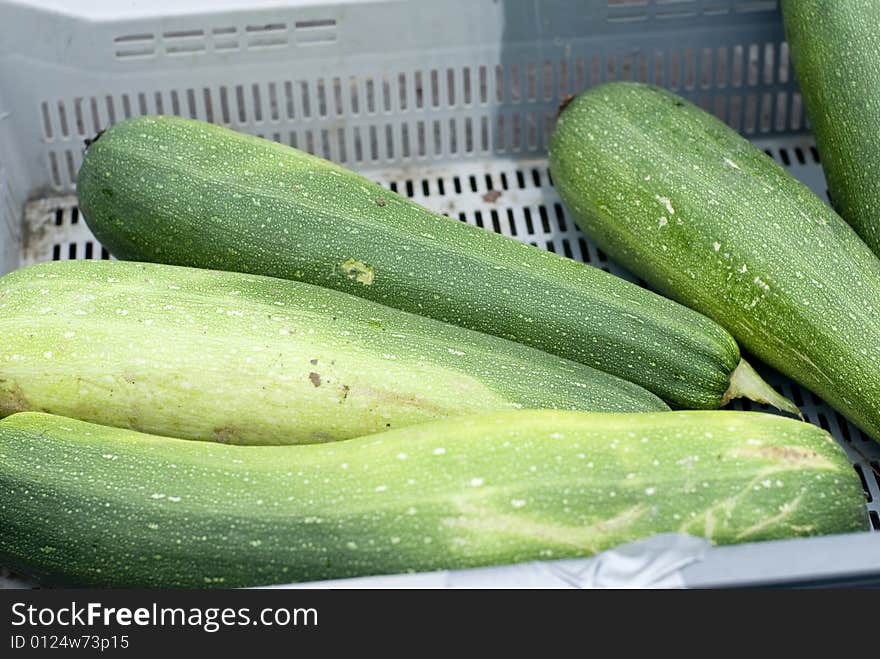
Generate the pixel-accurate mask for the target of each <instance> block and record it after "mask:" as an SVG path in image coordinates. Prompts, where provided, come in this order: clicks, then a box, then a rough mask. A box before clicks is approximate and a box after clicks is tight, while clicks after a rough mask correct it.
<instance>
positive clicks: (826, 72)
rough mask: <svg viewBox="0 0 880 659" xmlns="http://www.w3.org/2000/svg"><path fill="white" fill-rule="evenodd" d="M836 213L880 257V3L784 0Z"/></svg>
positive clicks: (793, 51) (790, 39) (795, 59)
mask: <svg viewBox="0 0 880 659" xmlns="http://www.w3.org/2000/svg"><path fill="white" fill-rule="evenodd" d="M782 16H783V18H784V20H785V35H786V38H787V39H788V44H789V47H790V48H791V56H792V62H793V64H794V67H795V70H796V71H797V79H798V84H799V86H800V89H801V92H802V93H803V97H804V104H805V105H806V108H807V113H808V115H809V117H810V127H811V128H812V130H813V133H814V134H815V136H816V142H817V144H818V146H819V153H820V155H821V157H822V169H823V170H825V177H826V178H827V179H828V188H829V190H830V192H831V199H832V202H833V204H834V208H835V209H836V210H837V212H838V213H840V214H841V216H842V217H843V219H845V220H846V221H847V222H849V223H850V225H851V226H852V227H853V228H854V229H855V230H856V232H857V233H858V234H859V235H860V236H861V237H862V239H863V240H864V241H865V242H866V243H867V244H868V246H869V247H871V248H872V249H873V250H874V253H875V254H877V255H880V2H878V1H877V0H783V2H782Z"/></svg>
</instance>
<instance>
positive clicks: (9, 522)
mask: <svg viewBox="0 0 880 659" xmlns="http://www.w3.org/2000/svg"><path fill="white" fill-rule="evenodd" d="M0 456H2V459H0V491H2V492H3V493H4V495H3V496H2V497H0V528H2V529H3V532H2V533H0V563H2V564H3V565H8V566H10V567H12V568H14V569H15V570H17V571H20V572H21V573H24V574H27V575H32V576H33V577H35V578H37V579H38V580H41V581H46V582H48V583H63V584H72V585H78V586H80V585H92V586H123V587H130V586H138V587H139V586H149V587H214V586H222V587H233V586H248V585H259V584H271V583H285V582H292V581H305V580H315V579H327V578H339V577H353V576H360V575H369V574H382V573H399V572H406V571H409V570H416V571H424V570H436V569H446V568H463V567H471V566H480V565H493V564H504V563H514V562H519V561H528V560H534V559H554V558H566V557H577V556H589V555H591V554H594V553H596V552H599V551H602V550H604V549H607V548H610V547H613V546H615V545H617V544H620V543H623V542H627V541H631V540H634V539H637V538H641V537H645V536H648V535H652V534H654V533H658V532H666V531H678V532H683V533H689V534H693V535H698V536H705V537H707V538H709V539H710V540H712V541H713V542H715V543H718V544H728V543H738V542H749V541H758V540H768V539H776V538H788V537H795V536H806V535H815V534H826V533H843V532H849V531H860V530H865V529H867V513H866V509H865V500H864V496H863V494H862V489H861V485H860V483H859V479H858V477H857V476H856V474H855V472H854V471H853V469H852V467H851V466H850V464H849V463H848V461H847V459H846V457H845V455H844V453H843V451H842V450H841V449H840V448H839V447H838V446H837V445H835V444H834V442H833V441H832V440H831V438H830V437H829V436H828V435H827V433H825V432H824V431H823V430H821V429H819V428H817V427H815V426H812V425H809V424H805V423H801V422H799V421H794V420H792V419H786V418H782V417H777V416H771V415H768V414H758V413H749V412H665V413H661V414H597V413H578V412H559V411H547V410H540V411H522V412H505V413H497V414H491V415H484V416H478V417H467V418H463V419H450V420H445V421H442V422H435V423H426V424H422V425H418V426H411V427H409V428H404V429H401V430H396V431H395V430H392V431H388V432H386V433H381V434H378V435H374V436H370V437H361V438H359V439H353V440H351V441H348V442H338V443H334V444H317V445H306V446H282V447H275V446H272V447H243V446H226V445H218V444H208V443H204V442H187V441H181V440H175V439H169V438H163V437H155V436H151V435H145V434H140V433H136V432H132V431H128V430H120V429H117V428H107V427H103V426H97V425H92V424H87V423H83V422H79V421H73V420H69V419H63V418H60V417H54V416H49V415H43V414H34V413H24V414H15V415H13V416H11V417H9V418H7V419H5V420H3V421H0Z"/></svg>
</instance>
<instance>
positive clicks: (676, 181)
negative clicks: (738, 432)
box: [550, 83, 880, 439]
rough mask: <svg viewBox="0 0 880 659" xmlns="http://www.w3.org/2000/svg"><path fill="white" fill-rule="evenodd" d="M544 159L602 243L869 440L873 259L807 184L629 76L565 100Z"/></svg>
mask: <svg viewBox="0 0 880 659" xmlns="http://www.w3.org/2000/svg"><path fill="white" fill-rule="evenodd" d="M550 166H551V171H552V173H553V179H554V181H555V182H556V186H557V188H558V190H559V192H560V194H561V196H562V199H563V202H564V203H565V205H566V207H567V208H568V209H569V210H570V211H571V212H572V214H573V215H574V217H575V219H576V221H577V223H578V225H579V226H580V227H581V228H582V229H583V230H584V231H585V232H586V233H587V234H588V235H589V236H590V237H591V238H592V239H593V240H594V241H596V243H597V244H598V245H599V246H600V247H601V248H602V249H603V250H605V251H606V252H607V253H608V254H610V255H611V256H612V257H613V258H614V259H616V260H617V261H618V262H620V263H622V264H624V265H626V266H627V267H628V268H630V269H631V270H632V271H633V272H635V273H637V274H638V275H640V276H641V277H643V278H644V279H645V280H646V281H648V282H649V283H650V284H651V285H652V286H653V287H654V288H656V289H658V290H660V291H663V292H664V293H666V294H668V295H669V296H670V297H673V298H675V299H676V300H678V301H679V302H682V303H683V304H686V305H688V306H689V307H691V308H693V309H696V310H698V311H701V312H702V313H704V314H706V315H707V316H709V317H710V318H714V319H715V320H716V321H717V322H719V323H720V324H722V325H724V326H725V327H726V328H727V329H728V330H730V332H731V333H732V334H733V335H734V336H735V337H736V338H737V340H738V341H739V342H740V344H741V345H742V346H743V347H744V348H746V349H747V350H749V351H750V352H752V353H753V354H755V355H757V356H758V357H760V358H761V359H763V360H764V361H765V362H767V363H769V364H772V365H773V366H774V367H776V368H777V369H779V370H780V371H782V372H783V373H785V374H787V375H789V376H790V377H792V378H794V379H795V380H797V381H798V382H800V383H801V384H804V385H806V386H807V387H809V388H810V389H812V390H813V391H815V392H816V393H818V394H820V395H821V396H822V397H824V398H825V399H826V400H827V401H828V402H829V403H831V404H832V405H834V406H835V407H836V408H837V409H839V410H840V411H841V412H843V413H844V414H845V415H847V416H848V417H849V418H850V419H852V421H854V422H855V423H856V424H857V425H859V426H860V427H861V428H862V429H863V430H865V431H866V432H867V433H868V434H869V435H871V436H872V437H873V438H874V439H880V261H878V260H877V259H876V258H875V257H874V255H873V254H872V253H871V250H870V249H868V247H867V246H866V245H865V244H864V243H863V242H862V241H861V240H859V237H858V236H857V235H856V234H855V232H854V231H853V230H852V229H851V228H850V227H849V226H848V225H847V224H846V223H845V222H844V221H843V220H842V219H841V218H840V217H839V216H838V215H837V214H836V213H834V211H832V210H831V209H830V208H828V206H826V205H825V204H824V203H822V201H821V200H820V199H819V198H818V197H817V196H816V195H814V194H813V193H812V192H811V191H810V190H809V189H808V188H807V187H806V186H804V185H802V184H801V183H799V182H798V181H796V180H795V179H794V178H792V177H791V175H789V174H788V172H786V171H785V170H784V169H783V168H782V167H780V166H779V165H777V164H776V163H774V162H773V160H772V159H770V158H769V157H767V156H766V155H765V154H764V153H763V152H761V151H760V150H759V149H757V148H756V147H754V146H752V145H751V144H750V143H749V142H748V141H747V140H745V139H743V138H742V137H740V136H739V135H737V134H736V133H735V132H734V131H733V130H731V129H730V128H728V127H727V126H726V125H725V124H723V123H722V122H721V121H719V120H718V119H716V118H714V117H712V116H710V115H709V114H707V113H705V112H703V111H702V110H700V109H699V108H697V107H695V106H694V105H691V104H690V103H688V102H687V101H685V100H684V99H682V98H679V97H678V96H676V95H674V94H672V93H670V92H667V91H664V90H661V89H658V88H656V87H650V86H647V85H642V84H637V83H611V84H606V85H602V86H600V87H596V88H594V89H592V90H590V91H588V92H587V93H585V94H583V95H581V96H579V97H578V98H576V99H574V100H573V101H572V102H571V103H569V104H568V106H567V107H566V108H565V109H564V110H563V112H562V114H561V115H560V117H559V121H558V123H557V125H556V129H555V131H554V134H553V136H552V139H551V145H550Z"/></svg>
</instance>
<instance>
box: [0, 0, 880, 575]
mask: <svg viewBox="0 0 880 659" xmlns="http://www.w3.org/2000/svg"><path fill="white" fill-rule="evenodd" d="M0 25H2V34H0V274H2V273H4V272H7V271H10V270H12V269H14V268H16V267H20V266H23V265H26V264H29V263H33V262H36V261H44V260H49V259H70V258H106V252H104V251H103V250H102V249H101V247H100V245H99V244H98V243H97V242H96V241H95V239H94V238H93V236H92V235H91V233H90V232H89V230H88V228H87V227H86V226H85V224H84V223H83V221H82V219H81V217H80V216H79V214H78V211H77V208H76V199H75V197H74V196H73V192H74V180H75V175H76V171H77V169H78V167H79V164H80V162H81V160H82V153H83V140H84V139H85V138H87V137H91V136H93V135H94V133H96V132H97V131H98V130H100V129H102V128H105V127H106V126H108V125H109V124H112V123H114V122H116V121H119V120H121V119H123V118H125V117H129V116H133V115H140V114H145V113H173V114H180V115H185V116H191V117H196V118H199V119H204V120H207V121H212V122H215V123H219V124H223V125H226V126H229V127H231V128H234V129H237V130H242V131H245V132H248V133H253V134H257V135H261V136H263V137H266V138H269V139H273V140H276V141H279V142H283V143H286V144H291V145H293V146H296V147H299V148H301V149H305V150H308V151H311V152H313V153H316V154H318V155H321V156H324V157H327V158H330V159H331V160H334V161H336V162H339V163H342V164H344V165H346V166H349V167H351V168H353V169H355V170H358V171H360V172H362V173H364V174H366V175H367V176H370V177H371V178H373V179H375V180H377V181H380V182H382V183H383V184H384V185H387V186H388V187H390V188H391V189H394V190H396V191H398V192H400V193H402V194H405V195H407V196H410V197H412V198H413V199H415V200H416V201H418V202H420V203H422V204H424V205H425V206H427V207H429V208H432V209H435V210H437V211H440V212H443V213H446V214H447V215H450V216H452V217H455V218H458V219H460V220H462V221H465V222H469V223H471V224H476V225H478V226H482V227H483V228H485V229H487V230H491V231H498V232H500V233H503V234H505V235H509V236H513V237H514V238H516V239H518V240H522V241H526V242H530V243H532V244H534V245H537V246H539V247H542V248H546V249H551V250H553V251H555V252H557V253H559V254H563V255H565V256H568V257H571V258H574V259H578V260H582V261H585V262H588V263H591V264H592V265H595V266H598V267H600V268H603V269H605V270H608V271H610V272H613V273H615V274H618V275H620V276H623V277H626V278H628V279H631V280H633V278H632V276H631V275H629V274H628V273H626V272H625V271H623V270H622V269H620V268H619V267H617V266H616V265H614V264H613V263H610V262H608V261H607V260H606V258H605V256H604V254H602V253H601V251H599V250H597V249H596V247H595V246H594V245H592V244H591V243H590V242H589V241H587V240H586V239H585V238H584V237H583V236H582V235H581V234H580V232H579V231H577V229H576V228H575V227H574V223H573V222H572V221H571V219H570V218H569V217H568V216H567V214H566V213H565V211H564V209H563V208H562V206H561V204H560V203H559V199H558V197H557V195H556V193H555V191H554V189H553V186H552V182H551V180H550V176H549V174H548V171H547V163H546V144H547V140H548V137H549V134H550V131H551V129H552V126H553V121H554V117H555V114H556V109H557V107H558V105H559V102H560V100H561V99H562V98H564V97H565V96H566V95H568V94H576V93H577V92H579V91H581V90H583V89H585V88H588V87H590V86H592V85H595V84H597V83H599V82H602V81H605V80H613V79H633V80H643V81H650V82H654V83H656V84H660V85H663V86H666V87H669V88H671V89H674V90H676V91H677V92H679V93H681V94H683V95H685V96H687V97H689V98H690V99H691V100H693V101H694V102H696V103H697V104H698V105H700V106H702V107H703V108H705V109H707V110H709V111H711V112H714V113H715V114H717V115H718V116H720V117H721V118H722V119H724V120H725V121H727V122H728V123H729V124H730V125H731V126H733V127H734V128H736V129H737V130H739V131H740V132H742V133H743V134H744V135H746V136H748V137H749V138H751V139H752V140H753V141H754V142H755V143H756V144H757V145H758V146H759V147H760V148H762V149H764V150H765V151H767V153H769V154H770V155H771V156H772V157H773V158H774V159H776V160H777V161H778V162H780V163H781V164H783V165H784V166H786V167H787V168H788V169H789V170H790V171H791V172H792V173H793V174H794V175H795V176H797V177H798V178H800V179H801V180H802V181H804V182H805V183H806V184H807V185H809V186H810V187H811V188H813V189H814V190H815V191H816V192H818V193H819V194H820V195H821V196H822V197H823V198H825V199H826V200H827V192H826V187H825V182H824V177H823V175H822V170H821V167H820V165H819V162H818V154H817V152H816V149H815V147H814V144H813V141H812V139H811V137H810V136H809V133H808V127H807V125H806V119H805V116H804V112H803V107H802V104H801V98H800V95H799V94H798V91H797V85H796V82H795V80H794V76H793V72H792V69H791V66H790V62H789V58H788V49H787V46H786V44H785V42H784V38H783V32H782V25H781V21H780V17H779V11H778V7H777V2H776V0H579V1H574V0H444V1H443V2H430V1H428V0H411V1H409V2H406V1H401V0H397V1H384V2H380V1H374V0H350V1H348V2H323V3H322V2H314V1H311V2H310V1H307V0H287V2H286V3H285V2H280V3H279V2H270V1H269V0H251V1H248V0H213V1H211V0H189V1H188V2H181V1H175V0H152V1H151V2H140V1H136V2H126V3H118V2H114V1H113V0H101V1H95V0H90V1H89V0H66V1H65V0H15V1H14V2H10V1H9V0H6V1H5V2H3V1H0ZM497 193H500V194H497ZM759 370H762V373H763V374H764V375H765V377H766V378H767V379H768V381H769V382H770V383H771V384H773V385H776V386H778V387H779V388H780V389H781V390H782V391H783V393H785V395H787V396H789V397H790V398H792V399H793V400H794V401H795V402H796V403H797V404H798V405H799V406H800V408H801V410H802V411H803V413H804V415H805V416H806V417H807V419H808V420H809V421H811V422H813V423H816V424H818V425H821V426H822V427H824V428H826V429H827V430H829V431H830V432H831V433H832V434H833V435H834V437H835V438H836V439H837V440H838V441H839V442H840V443H841V445H842V446H843V448H844V449H845V450H846V452H847V455H848V456H849V457H850V459H851V460H852V462H853V465H854V469H855V470H856V471H857V472H858V474H859V476H860V478H861V479H862V483H863V485H864V489H865V494H866V503H867V507H868V510H869V513H870V520H871V525H872V527H873V529H874V530H880V486H878V481H877V476H876V474H877V473H878V472H880V447H878V445H877V444H875V443H874V442H872V441H870V440H868V439H867V437H865V436H864V435H863V434H862V433H861V432H860V431H859V430H858V429H856V428H855V427H853V426H852V425H851V424H849V423H848V422H847V421H845V420H844V419H843V418H842V417H841V416H840V415H839V414H837V413H836V412H834V411H833V410H832V409H831V408H830V407H828V406H827V405H825V404H824V403H823V402H822V401H821V400H819V399H818V398H817V397H816V396H814V395H812V394H811V393H809V392H807V391H805V390H803V389H801V388H800V387H799V386H798V385H796V384H794V383H792V382H791V381H789V380H788V379H786V378H784V377H782V376H780V375H778V374H777V373H775V372H772V371H770V370H769V369H759ZM741 406H743V405H737V407H741ZM745 406H748V405H747V404H745ZM752 407H755V408H756V406H752ZM761 409H763V408H761ZM866 530H867V529H866ZM872 540H880V535H878V536H877V537H876V538H874V539H872ZM798 542H800V543H801V544H799V545H797V544H796V545H791V546H799V547H802V548H803V551H805V552H807V553H810V552H814V550H813V549H811V548H813V547H821V548H822V549H821V551H822V552H825V553H827V555H828V559H829V561H832V560H833V561H837V562H839V561H840V560H841V557H846V556H852V555H853V553H854V552H855V553H858V554H860V555H862V556H865V555H866V552H867V553H871V552H873V553H874V554H877V553H878V551H880V542H871V541H868V542H863V541H860V542H855V541H854V540H853V539H852V537H848V536H840V537H837V538H831V539H824V540H823V542H822V543H819V544H817V543H811V542H810V541H798ZM787 546H788V545H787ZM769 547H770V546H769V545H768V549H767V551H766V552H764V553H763V554H762V550H761V547H760V545H755V546H751V547H748V548H745V547H742V548H739V547H734V548H726V549H725V550H724V551H721V550H718V553H717V554H716V555H714V556H715V557H714V558H713V559H712V560H707V561H706V562H705V568H706V569H707V570H709V571H710V574H708V575H707V574H702V573H701V579H702V581H701V583H721V582H724V583H731V582H733V583H735V582H737V580H739V581H742V582H743V583H745V582H747V581H749V580H750V579H751V580H752V581H754V580H755V579H759V577H760V579H764V580H766V579H770V580H772V579H771V577H772V576H773V574H776V573H777V572H778V574H779V575H780V578H781V575H782V572H783V566H782V564H781V563H780V562H779V560H778V555H779V554H778V552H777V553H775V554H774V553H773V552H771V551H770V549H769ZM713 551H714V550H713ZM710 554H711V552H710ZM762 555H763V556H765V557H766V562H765V563H764V564H763V565H761V561H762V558H761V557H762ZM731 556H733V557H734V558H730V557H731ZM745 556H748V560H747V561H745V560H743V557H745ZM737 557H739V558H737ZM774 557H775V558H774ZM819 558H821V556H819ZM852 560H853V562H854V564H855V563H856V562H857V561H856V560H855V558H853V559H852ZM744 565H751V566H753V568H754V569H753V570H752V572H749V570H748V569H746V568H744V567H743V566H744ZM862 565H864V562H862ZM777 568H778V570H777ZM841 569H842V571H843V572H844V573H845V572H846V567H845V566H844V567H843V568H841ZM863 571H864V570H863ZM712 574H717V576H718V578H717V579H715V580H714V581H713V578H712ZM835 574H838V573H835ZM722 576H723V577H724V578H723V579H722V578H721V577H722ZM787 578H789V580H791V575H790V574H789V576H788V577H787Z"/></svg>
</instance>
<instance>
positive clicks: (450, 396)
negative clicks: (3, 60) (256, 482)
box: [0, 261, 668, 444]
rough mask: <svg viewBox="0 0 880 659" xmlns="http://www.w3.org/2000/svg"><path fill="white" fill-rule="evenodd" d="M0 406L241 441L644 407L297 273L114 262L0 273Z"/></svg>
mask: <svg viewBox="0 0 880 659" xmlns="http://www.w3.org/2000/svg"><path fill="white" fill-rule="evenodd" d="M0 336H2V337H3V341H2V342H0V416H4V415H5V414H10V413H12V412H16V411H26V410H39V411H44V412H51V413H54V414H61V415H63V416H69V417H74V418H78V419H83V420H86V421H94V422H96V423H103V424H106V425H111V426H118V427H127V428H133V429H135V430H142V431H144V432H152V433H156V434H159V435H170V436H174V437H182V438H187V439H199V440H214V441H218V442H231V443H242V444H291V443H300V442H324V441H332V440H339V439H349V438H351V437H357V436H358V435H363V434H367V433H370V432H377V431H379V430H384V429H385V428H389V427H391V428H397V427H399V426H405V425H408V424H412V423H420V422H424V421H428V420H431V419H439V418H443V417H447V416H457V415H461V414H466V413H475V412H485V411H491V410H502V409H510V408H517V407H528V408H542V407H551V408H552V407H558V408H566V409H583V410H599V411H650V410H654V411H656V410H664V409H668V407H667V406H666V405H665V404H664V403H663V401H661V400H660V399H659V398H657V397H656V396H655V395H654V394H652V393H650V392H648V391H646V390H644V389H642V388H641V387H639V386H637V385H635V384H632V383H630V382H626V381H625V380H621V379H619V378H616V377H614V376H612V375H608V374H607V373H603V372H601V371H597V370H595V369H592V368H590V367H588V366H584V365H583V364H577V363H575V362H570V361H567V360H564V359H562V358H560V357H556V356H553V355H548V354H546V353H542V352H540V351H538V350H534V349H533V348H528V347H526V346H521V345H519V344H517V343H512V342H510V341H505V340H504V339H499V338H497V337H493V336H486V335H484V334H479V333H477V332H472V331H470V330H466V329H463V328H460V327H456V326H453V325H447V324H445V323H440V322H437V321H434V320H431V319H428V318H422V317H421V316H416V315H413V314H408V313H405V312H402V311H398V310H396V309H389V308H387V307H383V306H381V305H378V304H374V303H372V302H368V301H367V300H362V299H360V298H357V297H354V296H351V295H346V294H344V293H340V292H337V291H331V290H327V289H323V288H318V287H316V286H311V285H309V284H303V283H297V282H288V281H282V280H278V279H272V278H269V277H261V276H258V275H243V274H239V273H230V272H214V271H210V270H197V269H194V268H184V267H177V266H166V265H157V264H142V263H133V262H110V261H103V262H102V261H57V262H53V263H46V264H40V265H35V266H32V267H30V268H26V269H24V270H19V271H17V272H14V273H12V274H9V275H7V276H5V277H3V278H2V279H0Z"/></svg>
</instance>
